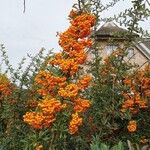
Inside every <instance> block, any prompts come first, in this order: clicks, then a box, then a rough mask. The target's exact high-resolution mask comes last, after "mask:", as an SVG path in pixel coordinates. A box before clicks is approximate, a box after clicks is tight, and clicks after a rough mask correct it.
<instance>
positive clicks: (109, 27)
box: [95, 21, 138, 39]
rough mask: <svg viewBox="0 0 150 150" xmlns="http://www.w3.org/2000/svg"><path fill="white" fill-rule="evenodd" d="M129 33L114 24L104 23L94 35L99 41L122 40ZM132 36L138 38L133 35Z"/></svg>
mask: <svg viewBox="0 0 150 150" xmlns="http://www.w3.org/2000/svg"><path fill="white" fill-rule="evenodd" d="M128 33H129V31H128V30H126V29H124V28H121V27H119V26H117V25H116V24H115V23H114V22H112V21H111V22H106V23H104V24H103V25H102V26H101V27H100V28H99V29H98V30H97V32H96V33H95V35H96V36H97V37H98V38H100V39H107V38H110V37H111V38H115V39H116V38H117V39H119V38H121V39H122V38H123V39H125V35H126V34H128ZM134 35H136V36H138V35H137V34H135V33H134Z"/></svg>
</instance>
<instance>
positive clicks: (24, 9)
mask: <svg viewBox="0 0 150 150" xmlns="http://www.w3.org/2000/svg"><path fill="white" fill-rule="evenodd" d="M23 6H24V8H23V13H25V11H26V0H23Z"/></svg>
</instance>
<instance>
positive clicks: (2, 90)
mask: <svg viewBox="0 0 150 150" xmlns="http://www.w3.org/2000/svg"><path fill="white" fill-rule="evenodd" d="M13 88H14V87H13V85H12V83H11V82H10V81H9V79H8V78H7V77H6V75H4V74H0V100H2V99H3V98H5V97H7V96H9V95H10V94H11V93H12V90H13Z"/></svg>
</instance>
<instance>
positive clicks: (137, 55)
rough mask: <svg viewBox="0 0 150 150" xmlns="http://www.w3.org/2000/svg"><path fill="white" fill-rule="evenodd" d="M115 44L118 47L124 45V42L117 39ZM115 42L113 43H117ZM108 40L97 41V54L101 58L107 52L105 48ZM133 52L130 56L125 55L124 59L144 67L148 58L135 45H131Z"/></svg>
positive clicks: (104, 56)
mask: <svg viewBox="0 0 150 150" xmlns="http://www.w3.org/2000/svg"><path fill="white" fill-rule="evenodd" d="M117 44H118V45H119V47H120V48H123V47H124V44H123V42H122V41H118V42H117ZM117 44H116V43H115V44H114V45H117ZM107 45H109V44H108V41H99V43H98V48H99V54H100V55H101V56H102V59H105V58H106V57H107V56H108V55H109V53H108V51H107V50H106V49H107ZM131 48H132V49H133V50H134V52H133V55H132V56H131V57H129V56H127V57H126V58H125V61H127V62H130V63H132V64H137V65H138V66H139V67H142V68H143V67H144V66H145V65H147V64H148V58H147V57H145V56H144V55H143V54H142V53H141V52H140V50H139V49H137V48H136V47H131Z"/></svg>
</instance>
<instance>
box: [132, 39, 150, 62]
mask: <svg viewBox="0 0 150 150" xmlns="http://www.w3.org/2000/svg"><path fill="white" fill-rule="evenodd" d="M134 45H135V47H137V48H138V49H139V50H140V51H141V52H142V53H143V55H145V56H146V57H147V58H148V59H149V60H150V39H149V38H146V39H143V40H141V41H139V42H134Z"/></svg>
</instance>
